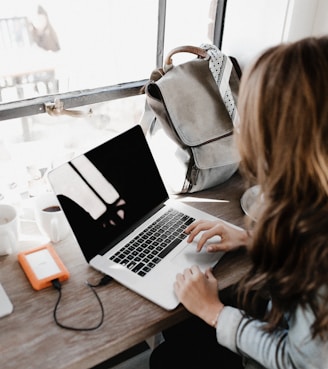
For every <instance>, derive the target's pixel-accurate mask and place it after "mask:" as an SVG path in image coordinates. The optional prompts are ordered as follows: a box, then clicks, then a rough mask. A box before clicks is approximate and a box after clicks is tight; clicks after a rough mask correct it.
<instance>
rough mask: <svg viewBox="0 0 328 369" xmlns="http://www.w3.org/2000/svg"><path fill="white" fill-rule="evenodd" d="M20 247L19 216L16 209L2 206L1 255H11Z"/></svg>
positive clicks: (6, 205) (0, 215)
mask: <svg viewBox="0 0 328 369" xmlns="http://www.w3.org/2000/svg"><path fill="white" fill-rule="evenodd" d="M17 247H18V215H17V211H16V208H15V207H14V206H12V205H9V204H0V255H9V254H12V253H13V252H16V251H17Z"/></svg>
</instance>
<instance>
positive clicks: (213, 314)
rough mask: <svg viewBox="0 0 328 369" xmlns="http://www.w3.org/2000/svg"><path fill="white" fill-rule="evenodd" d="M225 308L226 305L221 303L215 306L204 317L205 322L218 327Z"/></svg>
mask: <svg viewBox="0 0 328 369" xmlns="http://www.w3.org/2000/svg"><path fill="white" fill-rule="evenodd" d="M223 308H224V305H223V304H222V303H220V304H219V305H218V306H216V307H213V308H211V309H210V311H209V312H208V313H207V317H206V318H205V319H204V320H205V322H206V323H207V324H208V325H210V326H211V327H213V328H216V326H217V323H218V320H219V316H220V314H221V312H222V310H223Z"/></svg>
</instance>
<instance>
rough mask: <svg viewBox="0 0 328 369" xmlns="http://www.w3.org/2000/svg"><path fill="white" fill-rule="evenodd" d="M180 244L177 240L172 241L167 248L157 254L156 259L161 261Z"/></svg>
mask: <svg viewBox="0 0 328 369" xmlns="http://www.w3.org/2000/svg"><path fill="white" fill-rule="evenodd" d="M180 242H181V240H180V239H179V238H176V239H175V240H173V241H172V242H171V243H170V244H169V245H167V247H166V248H165V249H164V250H162V251H161V252H160V253H159V254H158V257H160V258H162V259H163V258H164V257H165V256H166V255H167V254H168V253H169V252H171V251H172V250H173V249H174V248H175V247H176V246H178V245H179V243H180Z"/></svg>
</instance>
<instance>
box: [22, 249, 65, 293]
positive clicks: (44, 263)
mask: <svg viewBox="0 0 328 369" xmlns="http://www.w3.org/2000/svg"><path fill="white" fill-rule="evenodd" d="M17 257H18V261H19V263H20V265H21V267H22V269H23V270H24V272H25V274H26V277H27V278H28V280H29V281H30V283H31V285H32V287H33V288H34V289H35V290H37V291H38V290H42V289H43V288H46V287H50V286H52V281H53V280H54V279H58V280H59V281H60V282H63V281H66V280H67V279H68V278H69V272H68V270H67V269H66V267H65V265H64V264H63V262H62V261H61V260H60V258H59V256H58V255H57V253H56V251H55V249H54V248H53V246H52V245H51V244H46V245H42V246H39V247H36V248H33V249H31V250H27V251H22V252H20V253H19V254H18V255H17Z"/></svg>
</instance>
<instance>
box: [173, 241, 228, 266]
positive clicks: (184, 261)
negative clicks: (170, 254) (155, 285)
mask: <svg viewBox="0 0 328 369" xmlns="http://www.w3.org/2000/svg"><path fill="white" fill-rule="evenodd" d="M196 248H197V241H193V242H192V243H187V244H186V245H185V247H184V248H183V249H182V250H181V251H180V252H179V253H178V254H177V255H175V256H174V258H173V259H172V262H173V263H174V264H177V265H180V266H181V267H185V268H187V267H188V266H191V265H198V266H199V267H200V268H201V269H202V270H205V269H206V268H208V267H210V266H214V265H215V264H216V263H217V262H218V261H219V260H220V258H221V257H222V256H223V254H224V253H223V252H207V251H206V247H204V248H203V249H202V250H201V251H197V250H196Z"/></svg>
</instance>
